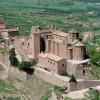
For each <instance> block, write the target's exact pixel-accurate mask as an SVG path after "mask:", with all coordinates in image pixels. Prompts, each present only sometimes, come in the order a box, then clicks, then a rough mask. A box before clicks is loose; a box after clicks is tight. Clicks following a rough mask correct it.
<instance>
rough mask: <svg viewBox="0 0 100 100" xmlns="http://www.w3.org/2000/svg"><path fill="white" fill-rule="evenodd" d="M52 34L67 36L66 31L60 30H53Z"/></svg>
mask: <svg viewBox="0 0 100 100" xmlns="http://www.w3.org/2000/svg"><path fill="white" fill-rule="evenodd" d="M53 34H54V35H59V36H62V37H67V36H68V33H66V32H61V31H58V30H56V31H54V32H53Z"/></svg>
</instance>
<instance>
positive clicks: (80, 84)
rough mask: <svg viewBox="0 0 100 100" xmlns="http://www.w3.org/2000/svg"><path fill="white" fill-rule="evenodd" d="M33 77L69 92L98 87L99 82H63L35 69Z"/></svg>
mask: <svg viewBox="0 0 100 100" xmlns="http://www.w3.org/2000/svg"><path fill="white" fill-rule="evenodd" d="M34 75H36V76H38V77H40V78H42V79H43V80H45V81H47V82H49V83H52V84H54V85H57V86H60V87H66V88H68V90H69V91H74V90H81V89H85V88H89V87H95V86H99V85H100V80H86V81H84V80H78V81H77V83H69V81H63V80H62V79H60V78H58V77H55V76H54V75H53V73H52V74H50V73H49V72H43V71H40V70H38V69H35V71H34Z"/></svg>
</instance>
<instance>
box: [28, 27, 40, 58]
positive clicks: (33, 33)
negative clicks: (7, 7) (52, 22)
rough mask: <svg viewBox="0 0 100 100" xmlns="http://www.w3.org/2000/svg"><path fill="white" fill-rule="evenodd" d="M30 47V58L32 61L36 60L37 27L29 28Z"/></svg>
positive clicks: (37, 47)
mask: <svg viewBox="0 0 100 100" xmlns="http://www.w3.org/2000/svg"><path fill="white" fill-rule="evenodd" d="M30 38H31V47H32V49H31V50H32V56H33V58H34V59H38V55H39V53H40V29H39V27H37V26H36V27H32V28H31V35H30Z"/></svg>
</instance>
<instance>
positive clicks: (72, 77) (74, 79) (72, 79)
mask: <svg viewBox="0 0 100 100" xmlns="http://www.w3.org/2000/svg"><path fill="white" fill-rule="evenodd" d="M69 82H77V81H76V78H75V77H74V75H71V79H70V80H69Z"/></svg>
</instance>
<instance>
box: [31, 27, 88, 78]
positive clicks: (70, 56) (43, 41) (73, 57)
mask: <svg viewBox="0 0 100 100" xmlns="http://www.w3.org/2000/svg"><path fill="white" fill-rule="evenodd" d="M29 41H30V52H31V53H30V54H31V55H32V56H33V58H35V59H37V60H38V64H37V66H38V67H39V68H42V69H45V70H47V71H49V72H52V73H57V74H60V75H63V74H65V73H66V72H67V73H68V74H74V75H75V77H76V78H83V76H84V75H85V73H86V71H87V69H88V67H89V66H88V63H89V59H86V58H85V45H84V44H83V43H82V41H80V39H79V33H78V32H75V31H74V30H71V31H69V32H68V33H65V32H61V31H59V30H56V29H53V28H49V29H44V30H43V29H40V27H32V29H31V34H30V40H29Z"/></svg>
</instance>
